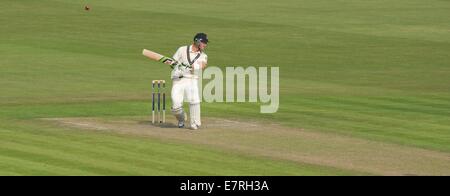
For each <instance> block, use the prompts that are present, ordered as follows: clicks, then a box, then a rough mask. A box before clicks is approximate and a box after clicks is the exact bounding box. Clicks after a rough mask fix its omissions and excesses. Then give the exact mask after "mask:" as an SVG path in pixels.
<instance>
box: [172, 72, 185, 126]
mask: <svg viewBox="0 0 450 196" xmlns="http://www.w3.org/2000/svg"><path fill="white" fill-rule="evenodd" d="M184 86H185V85H184V83H183V81H182V80H180V79H177V80H173V84H172V92H171V96H172V114H173V115H174V116H175V118H177V120H178V127H179V128H182V127H184V121H185V114H184V111H183V101H184Z"/></svg>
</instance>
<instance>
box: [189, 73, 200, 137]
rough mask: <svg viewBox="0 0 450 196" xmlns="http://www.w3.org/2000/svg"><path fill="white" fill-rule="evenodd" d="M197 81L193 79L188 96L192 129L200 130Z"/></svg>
mask: <svg viewBox="0 0 450 196" xmlns="http://www.w3.org/2000/svg"><path fill="white" fill-rule="evenodd" d="M197 82H198V81H197V79H191V84H190V85H189V86H188V88H187V91H186V96H187V98H188V101H189V115H190V119H191V129H194V130H195V129H198V128H200V126H201V124H202V123H201V119H200V95H199V90H198V85H197V84H198V83H197Z"/></svg>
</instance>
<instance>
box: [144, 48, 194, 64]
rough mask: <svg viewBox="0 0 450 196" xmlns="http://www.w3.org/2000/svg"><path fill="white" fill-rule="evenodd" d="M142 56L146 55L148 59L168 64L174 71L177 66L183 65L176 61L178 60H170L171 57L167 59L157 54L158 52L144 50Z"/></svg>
mask: <svg viewBox="0 0 450 196" xmlns="http://www.w3.org/2000/svg"><path fill="white" fill-rule="evenodd" d="M142 55H144V56H146V57H148V58H149V59H152V60H154V61H159V62H161V63H164V64H168V65H170V67H171V68H172V69H173V68H174V67H175V66H176V65H178V64H181V63H179V62H178V61H176V60H174V59H172V58H170V57H166V56H164V55H161V54H158V53H156V52H153V51H151V50H147V49H144V50H143V51H142ZM183 66H186V65H183Z"/></svg>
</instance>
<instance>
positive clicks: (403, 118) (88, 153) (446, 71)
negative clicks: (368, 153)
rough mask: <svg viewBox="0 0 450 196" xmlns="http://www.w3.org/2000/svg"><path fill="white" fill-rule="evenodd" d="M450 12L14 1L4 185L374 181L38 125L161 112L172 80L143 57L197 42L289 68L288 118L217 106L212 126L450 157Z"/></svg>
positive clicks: (1, 75) (338, 5) (1, 83)
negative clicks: (48, 179)
mask: <svg viewBox="0 0 450 196" xmlns="http://www.w3.org/2000/svg"><path fill="white" fill-rule="evenodd" d="M85 4H89V5H91V7H92V10H91V11H89V12H87V11H84V10H83V6H84V5H85ZM449 9H450V2H449V1H442V0H430V1H420V0H397V1H387V0H380V1H364V0H339V1H325V0H315V1H308V0H281V1H266V0H263V1H261V0H246V1H239V0H227V1H218V0H193V1H179V0H169V1H153V0H146V1H143V0H128V1H126V2H124V1H120V0H95V1H93V0H92V1H87V0H86V1H69V0H40V1H34V0H3V1H2V3H1V4H0V24H1V26H2V27H1V28H0V165H1V167H0V168H1V169H0V175H358V174H361V172H360V171H348V170H344V169H341V168H333V167H329V166H323V165H311V164H306V163H305V164H302V163H297V162H296V163H293V162H289V161H283V160H276V159H270V158H265V157H258V156H251V155H246V154H240V153H235V152H230V151H226V150H220V149H208V148H205V147H204V146H199V145H195V144H185V143H177V142H175V141H173V142H167V141H160V140H157V139H151V138H140V137H135V136H123V135H116V134H112V133H101V132H89V131H80V130H76V129H73V128H61V127H55V126H53V125H51V124H48V123H45V122H42V121H40V120H37V119H39V118H61V117H101V118H112V117H115V118H117V117H124V118H126V117H128V116H145V115H149V114H150V95H151V94H150V93H151V91H150V90H151V88H150V87H151V86H150V83H151V80H153V79H166V80H169V73H170V70H169V69H168V67H167V66H164V65H161V64H158V63H157V62H151V61H148V60H147V59H145V58H144V57H143V56H142V55H141V50H142V48H150V49H154V50H157V51H158V52H161V53H163V54H167V55H171V54H173V53H174V52H175V50H176V49H177V47H179V46H181V45H183V44H189V42H190V40H191V39H192V37H193V35H194V34H195V33H196V32H207V33H208V36H209V39H210V40H211V43H210V45H209V46H208V49H207V53H208V56H209V65H212V66H219V67H225V66H229V65H234V66H269V65H270V66H279V67H280V108H279V110H278V112H277V113H274V114H260V113H259V105H258V104H250V103H233V104H229V103H227V104H225V103H204V104H203V105H202V115H203V116H212V117H220V118H235V119H236V118H237V119H244V120H245V119H251V120H256V121H258V120H259V121H269V120H270V121H274V122H276V123H280V124H282V125H284V126H286V127H293V128H305V129H308V130H312V131H317V132H326V133H337V134H342V135H346V136H350V137H355V138H362V139H367V140H373V141H377V142H386V143H392V144H400V145H404V146H411V147H417V148H423V149H427V150H433V151H439V152H444V153H449V152H450V60H449V59H450V55H449V54H450V13H449V12H448V10H449ZM169 86H170V84H169ZM169 103H170V102H169ZM218 168H220V169H218Z"/></svg>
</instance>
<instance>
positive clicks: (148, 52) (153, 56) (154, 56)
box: [142, 49, 164, 61]
mask: <svg viewBox="0 0 450 196" xmlns="http://www.w3.org/2000/svg"><path fill="white" fill-rule="evenodd" d="M142 55H144V56H146V57H148V58H150V59H152V60H155V61H159V60H160V59H162V58H163V57H164V56H163V55H161V54H158V53H156V52H153V51H151V50H147V49H144V50H143V51H142Z"/></svg>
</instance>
